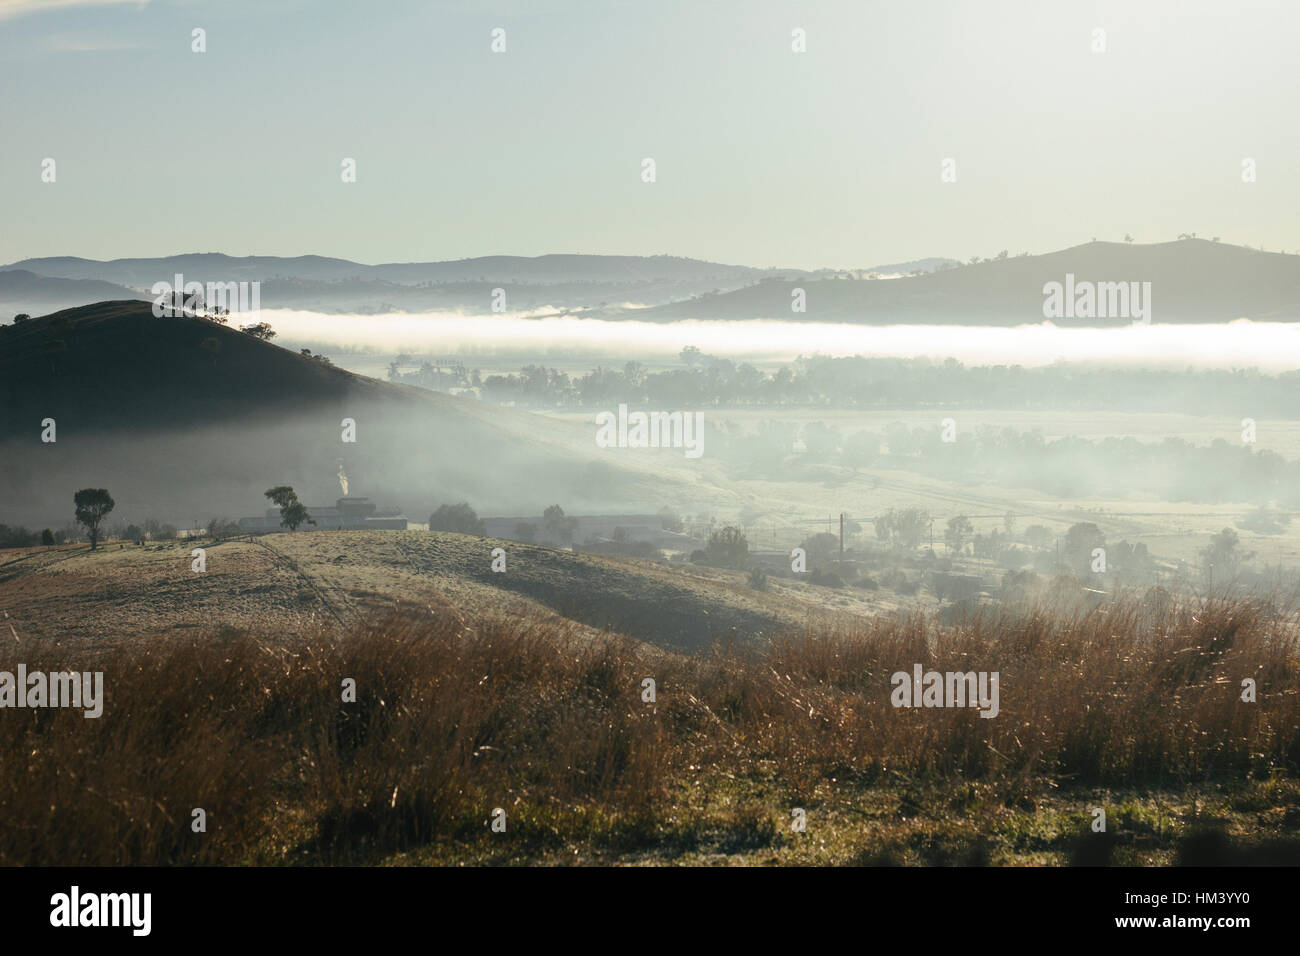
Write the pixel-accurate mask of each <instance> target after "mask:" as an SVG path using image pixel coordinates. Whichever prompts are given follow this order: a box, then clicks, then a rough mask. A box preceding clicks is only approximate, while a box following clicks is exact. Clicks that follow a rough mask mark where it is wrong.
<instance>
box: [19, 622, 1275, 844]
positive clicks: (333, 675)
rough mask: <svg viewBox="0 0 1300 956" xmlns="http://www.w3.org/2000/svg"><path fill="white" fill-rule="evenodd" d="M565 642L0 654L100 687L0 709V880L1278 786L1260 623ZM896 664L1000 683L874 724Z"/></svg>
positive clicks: (271, 644)
mask: <svg viewBox="0 0 1300 956" xmlns="http://www.w3.org/2000/svg"><path fill="white" fill-rule="evenodd" d="M585 633H586V632H582V631H579V630H577V629H575V628H572V627H570V626H569V625H566V624H564V623H563V622H560V621H558V620H556V619H546V620H543V619H538V620H533V621H521V620H507V619H492V620H483V621H480V622H478V623H477V624H475V625H473V626H466V625H465V624H464V623H463V622H462V620H461V619H460V618H459V617H457V616H456V615H454V614H451V613H441V612H438V613H423V612H421V613H419V614H415V613H411V612H403V613H398V614H393V615H390V616H387V617H383V618H376V619H373V620H370V621H367V622H365V623H363V624H362V625H360V626H357V627H354V628H352V629H350V630H347V631H345V632H341V633H330V632H325V631H321V632H317V633H312V634H307V635H304V636H302V637H301V638H295V639H293V640H282V639H278V638H275V637H272V636H268V635H260V634H255V633H241V632H232V631H228V630H226V631H216V632H213V633H210V634H206V635H201V636H197V637H188V638H175V637H165V638H164V637H158V638H155V639H152V640H150V641H146V642H142V643H139V644H133V645H129V646H122V647H114V648H104V649H101V650H94V649H92V648H81V647H77V648H70V647H68V646H67V645H58V644H48V643H47V644H41V643H33V642H31V641H27V640H24V641H22V642H14V641H9V642H6V643H5V644H3V645H0V670H8V671H14V670H15V669H16V666H17V664H18V663H19V662H22V663H25V664H26V665H27V667H28V670H29V671H32V670H37V669H40V670H102V671H104V674H105V678H104V679H105V688H106V691H105V696H106V703H105V707H104V714H103V716H102V717H101V718H99V719H86V718H84V717H83V716H82V714H81V712H80V711H72V710H30V709H24V710H7V709H6V710H0V863H4V864H9V865H13V864H45V865H53V864H91V865H98V864H173V863H221V864H232V863H233V864H237V863H276V862H369V861H376V860H379V859H384V858H386V857H389V856H391V855H392V854H394V853H397V852H400V851H403V850H408V849H412V848H417V847H428V846H452V847H472V846H474V845H476V843H477V842H482V841H484V840H485V839H488V837H487V836H486V835H487V833H488V828H487V823H488V821H489V818H490V815H491V814H492V811H493V810H494V809H495V808H501V809H503V810H505V812H506V817H507V821H508V824H507V825H508V827H509V829H510V832H511V833H512V834H513V835H514V837H515V838H516V840H517V841H522V842H517V843H515V844H514V845H517V846H539V847H546V846H550V845H561V844H563V843H564V841H565V840H570V839H589V840H598V841H602V842H603V843H605V844H606V845H610V846H618V845H623V844H628V843H633V844H638V845H653V844H654V843H655V841H656V840H660V839H666V837H665V836H664V834H665V832H666V829H665V826H664V823H665V821H666V820H669V819H671V818H680V815H681V814H682V813H683V812H685V811H684V810H683V808H682V806H681V805H680V800H679V797H680V793H681V787H682V783H683V781H684V780H686V779H688V778H689V777H690V776H691V774H693V773H698V772H700V771H701V769H707V770H708V771H709V772H711V773H718V774H729V775H733V776H742V775H756V776H758V777H762V778H764V779H768V780H771V781H772V782H773V783H774V784H776V785H778V786H781V787H784V788H787V789H788V790H790V791H791V792H797V791H799V790H801V789H803V788H810V787H812V786H815V785H817V784H819V783H824V782H825V781H828V780H832V779H834V780H840V781H855V782H857V783H859V784H862V785H874V784H875V783H877V782H879V783H880V785H882V786H884V785H888V784H889V782H890V781H891V780H893V779H895V778H896V777H897V776H898V775H904V776H906V777H907V778H908V779H910V780H916V779H918V778H920V779H929V780H932V781H938V782H952V783H955V782H958V781H970V780H980V781H986V782H989V783H991V784H993V785H994V786H995V787H996V788H997V789H999V790H1000V791H1001V792H1002V793H1004V794H1005V796H1006V797H1007V798H1008V799H1014V798H1016V797H1017V796H1021V795H1024V794H1029V793H1032V792H1034V791H1035V790H1036V789H1038V788H1041V787H1045V786H1059V785H1062V784H1066V785H1069V784H1089V785H1122V784H1152V785H1160V786H1179V785H1183V784H1188V783H1194V782H1203V781H1213V780H1219V779H1232V778H1241V777H1243V776H1252V775H1254V776H1268V775H1276V774H1279V773H1280V774H1283V775H1289V776H1295V775H1297V772H1298V769H1300V649H1298V648H1297V638H1296V635H1297V628H1296V624H1295V621H1294V620H1293V619H1291V618H1290V617H1287V616H1284V615H1278V614H1276V613H1275V612H1274V611H1273V610H1272V609H1271V608H1270V607H1268V606H1267V605H1264V604H1258V603H1251V602H1247V601H1234V600H1228V599H1215V600H1210V601H1206V602H1203V603H1201V604H1199V605H1198V606H1196V607H1194V608H1184V609H1169V610H1168V612H1167V613H1163V614H1160V615H1156V614H1152V613H1151V612H1150V609H1149V608H1148V607H1146V606H1144V605H1143V604H1142V603H1141V602H1138V601H1123V602H1119V603H1116V604H1112V605H1108V606H1105V607H1101V608H1096V609H1093V610H1090V611H1081V612H1078V613H1074V614H1060V613H1052V612H1049V611H1047V610H1044V609H1027V610H1024V611H1023V612H1020V613H1016V614H1014V615H1011V614H1008V613H1006V612H1005V611H1004V612H1002V613H1000V614H998V615H984V616H979V615H977V616H974V617H972V618H970V619H968V620H966V621H964V622H963V623H961V624H959V625H956V626H950V627H941V626H939V625H938V624H937V622H936V621H935V620H934V619H932V618H927V617H925V616H922V615H919V614H918V615H913V616H910V617H900V618H888V619H886V618H882V619H878V620H875V621H871V622H860V623H858V624H856V625H853V626H845V627H843V628H841V629H838V630H830V631H824V632H816V633H811V632H810V633H804V634H798V635H790V636H787V637H784V638H780V639H776V640H773V641H770V642H764V643H761V644H749V645H746V644H741V643H737V642H732V643H728V644H719V645H717V646H715V647H714V648H713V649H712V650H711V651H710V652H708V653H706V654H702V655H700V656H697V657H677V656H672V655H667V654H661V653H658V652H653V653H651V652H647V650H646V649H645V648H644V647H642V646H641V645H638V644H636V643H635V642H632V641H629V640H625V639H621V638H618V637H613V636H611V637H608V638H605V639H599V640H592V639H590V638H588V637H586V636H584V634H585ZM917 663H919V664H921V665H923V666H924V667H925V668H926V669H927V670H929V669H934V670H939V671H958V670H959V671H970V670H974V671H998V672H999V673H1000V675H1001V700H1000V706H1001V713H1000V715H999V716H998V717H996V718H994V719H983V718H980V717H979V715H978V711H976V710H975V709H912V710H909V709H895V708H894V707H892V706H891V705H890V703H889V691H890V683H889V678H890V675H891V674H892V673H893V672H895V671H906V672H910V671H911V669H912V666H913V664H917ZM645 677H652V678H654V679H655V681H656V685H657V700H656V701H655V702H654V703H648V702H646V701H644V700H643V699H642V685H641V682H642V679H643V678H645ZM1247 677H1249V678H1253V679H1254V680H1255V681H1256V683H1257V686H1258V701H1257V702H1255V703H1245V702H1243V701H1242V700H1241V693H1242V679H1243V678H1247ZM349 678H350V679H351V680H354V681H355V682H356V689H357V690H356V701H355V702H345V701H344V700H343V682H344V680H345V679H349ZM195 808H202V809H203V810H205V811H206V815H207V830H206V832H201V833H196V832H194V830H193V829H192V826H191V823H192V819H193V817H192V811H193V810H194V809H195ZM751 823H753V825H755V826H759V825H762V824H763V821H751Z"/></svg>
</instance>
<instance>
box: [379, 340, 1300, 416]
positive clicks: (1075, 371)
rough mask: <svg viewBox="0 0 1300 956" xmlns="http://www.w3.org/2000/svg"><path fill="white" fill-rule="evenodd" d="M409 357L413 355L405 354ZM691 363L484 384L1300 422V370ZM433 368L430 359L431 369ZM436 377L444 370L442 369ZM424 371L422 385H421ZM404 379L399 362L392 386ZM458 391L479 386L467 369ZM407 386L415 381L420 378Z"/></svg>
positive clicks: (504, 392) (559, 402)
mask: <svg viewBox="0 0 1300 956" xmlns="http://www.w3.org/2000/svg"><path fill="white" fill-rule="evenodd" d="M398 358H399V359H401V358H402V356H399V357H398ZM680 358H681V362H682V367H679V368H673V369H667V370H664V371H661V372H651V371H648V370H647V368H646V367H645V366H644V365H643V364H642V363H640V362H636V361H630V362H626V363H625V364H624V365H623V366H622V368H605V367H599V368H596V369H593V370H592V371H590V372H588V373H587V374H586V375H581V376H571V375H569V374H567V373H565V372H562V371H559V370H558V369H554V368H546V367H544V366H540V365H529V366H525V367H524V368H522V369H521V370H520V371H519V372H518V373H517V374H506V375H489V376H487V377H486V378H483V379H482V380H481V385H482V391H481V394H482V397H483V398H484V399H486V400H487V401H491V402H498V403H506V402H512V403H515V404H518V405H531V406H537V407H546V408H555V407H566V408H608V407H610V406H611V405H616V404H618V403H619V402H627V403H628V404H629V405H632V404H655V405H659V406H664V407H677V408H719V407H722V408H725V407H747V406H750V407H752V406H758V407H781V406H790V407H819V406H822V407H835V408H906V407H913V408H915V407H926V408H930V407H945V406H946V407H956V408H1046V409H1052V408H1066V409H1079V408H1087V409H1117V410H1123V411H1137V412H1141V411H1178V412H1189V413H1194V414H1195V413H1199V414H1223V413H1236V412H1237V411H1238V410H1239V409H1242V408H1249V409H1253V410H1254V411H1255V414H1256V417H1259V416H1271V417H1272V416H1275V417H1300V387H1297V386H1300V371H1292V372H1284V373H1282V374H1279V375H1266V374H1264V373H1262V372H1260V371H1258V370H1240V369H1233V370H1227V369H1203V370H1197V369H1183V370H1173V369H1170V370H1152V369H1142V368H1105V369H1103V368H1091V367H1083V366H1070V365H1052V366H1047V367H1044V368H1032V369H1029V368H1023V367H1021V366H1019V365H992V366H974V367H967V366H965V365H963V364H962V363H961V362H958V361H957V360H956V359H951V358H950V359H947V360H945V361H943V362H935V361H932V360H930V359H928V358H913V359H903V358H866V357H863V356H850V357H843V358H833V357H828V356H813V357H802V358H799V359H798V360H797V361H795V362H794V363H793V364H791V365H787V366H783V367H781V368H779V369H777V370H776V371H775V372H771V373H767V372H763V371H760V370H759V369H758V368H756V367H755V366H753V365H751V364H748V363H744V362H741V363H739V364H738V363H736V362H733V361H732V360H730V359H727V358H721V357H717V356H712V355H707V354H705V353H703V352H701V351H700V350H699V349H697V348H694V347H688V348H686V349H683V350H682V353H681V355H680ZM426 364H427V363H426ZM430 370H432V367H430ZM423 374H424V370H423V367H422V371H421V373H420V374H417V375H415V377H414V384H421V382H420V377H421V375H423ZM393 375H394V371H393V370H392V367H391V366H390V378H392V377H393ZM459 375H460V377H459V378H458V379H457V384H460V385H464V386H470V385H474V384H478V383H479V381H480V379H479V376H478V372H477V371H476V370H475V371H472V372H467V371H465V370H464V369H461V370H460V373H459ZM400 380H401V381H407V382H411V381H413V379H412V376H411V375H410V374H408V375H405V376H402V377H401V378H400Z"/></svg>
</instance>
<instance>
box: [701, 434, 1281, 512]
mask: <svg viewBox="0 0 1300 956" xmlns="http://www.w3.org/2000/svg"><path fill="white" fill-rule="evenodd" d="M958 424H959V426H960V423H958ZM704 440H705V445H706V447H707V448H708V449H709V454H710V456H711V457H716V458H720V459H722V460H724V461H725V462H727V463H728V465H730V466H731V468H732V470H733V474H735V475H736V476H738V477H743V476H744V475H746V474H750V473H770V472H771V471H772V470H777V469H780V468H783V467H786V466H788V465H789V464H791V461H792V459H793V460H794V461H795V462H804V463H808V464H829V465H838V466H841V467H845V468H850V469H853V470H854V471H857V470H858V469H860V468H865V467H870V466H873V465H879V466H882V467H888V468H893V469H906V470H909V471H917V472H922V473H924V474H927V475H930V476H932V477H936V478H941V479H944V480H947V481H960V482H975V483H980V484H991V485H1001V486H1003V487H1012V488H1034V489H1037V490H1040V491H1045V492H1047V493H1049V494H1052V495H1056V496H1058V497H1062V498H1083V497H1123V496H1126V495H1128V494H1129V493H1131V492H1132V491H1139V492H1147V493H1150V494H1153V495H1156V496H1158V497H1160V498H1161V499H1163V500H1166V501H1195V502H1205V503H1216V502H1240V501H1249V502H1255V503H1257V504H1258V505H1260V507H1261V510H1260V512H1259V513H1258V514H1257V515H1254V516H1252V517H1251V519H1250V520H1251V522H1252V523H1253V524H1255V525H1259V527H1260V528H1269V529H1272V530H1273V533H1277V532H1279V531H1280V530H1281V527H1282V525H1284V523H1285V521H1286V520H1287V519H1286V518H1285V516H1284V515H1282V514H1280V513H1279V512H1277V511H1275V510H1274V511H1270V510H1268V508H1267V506H1268V505H1269V504H1270V503H1274V504H1276V505H1279V506H1281V507H1286V508H1295V507H1300V461H1292V460H1288V459H1285V458H1283V457H1282V456H1281V455H1279V454H1277V453H1276V452H1273V451H1268V450H1256V449H1255V447H1254V446H1253V445H1249V444H1244V443H1241V442H1236V441H1227V440H1225V439H1221V438H1220V439H1215V440H1214V441H1213V442H1211V443H1210V444H1208V445H1196V444H1194V443H1192V442H1189V441H1186V440H1185V439H1181V438H1165V439H1162V440H1161V441H1158V442H1143V441H1139V440H1138V439H1136V438H1132V437H1128V438H1104V439H1099V440H1095V441H1094V440H1089V439H1084V438H1076V437H1070V438H1061V439H1057V440H1055V441H1048V440H1047V439H1046V438H1045V437H1044V436H1043V435H1042V433H1041V432H1037V431H1033V432H1020V431H1016V430H1015V429H1012V428H1003V429H996V428H991V427H986V426H981V427H979V428H976V429H971V430H966V429H962V428H960V427H958V429H957V432H956V440H955V441H954V442H951V443H945V442H944V441H943V431H942V428H941V427H939V425H938V424H937V423H936V424H935V425H926V426H910V427H909V426H907V425H905V424H902V423H895V424H893V425H890V426H889V427H887V428H884V429H881V430H878V431H870V430H865V429H863V430H858V431H854V432H851V433H848V434H844V433H842V432H841V431H840V430H839V429H837V428H835V427H834V426H831V425H826V424H824V423H821V422H812V423H809V424H807V425H805V426H804V427H803V428H802V429H800V428H798V427H797V426H796V425H794V424H793V423H789V422H778V421H769V422H760V423H758V425H757V426H756V427H755V428H753V429H746V428H744V427H742V426H741V425H739V424H737V423H731V422H711V421H709V420H708V419H706V420H705V439H704ZM1251 530H1255V528H1254V527H1252V528H1251Z"/></svg>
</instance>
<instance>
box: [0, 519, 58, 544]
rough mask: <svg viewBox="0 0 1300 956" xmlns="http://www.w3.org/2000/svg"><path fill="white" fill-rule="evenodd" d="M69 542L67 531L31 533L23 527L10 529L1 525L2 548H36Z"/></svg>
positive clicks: (0, 540) (47, 530) (0, 542)
mask: <svg viewBox="0 0 1300 956" xmlns="http://www.w3.org/2000/svg"><path fill="white" fill-rule="evenodd" d="M67 540H68V533H67V531H65V530H60V531H51V530H50V529H49V528H46V529H44V530H43V531H29V530H28V529H26V528H24V527H23V526H22V525H16V526H14V527H10V526H9V525H7V524H0V548H34V547H36V546H37V545H41V544H43V545H52V544H63V543H65V542H66V541H67Z"/></svg>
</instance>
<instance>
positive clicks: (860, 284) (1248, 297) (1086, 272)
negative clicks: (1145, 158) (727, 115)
mask: <svg viewBox="0 0 1300 956" xmlns="http://www.w3.org/2000/svg"><path fill="white" fill-rule="evenodd" d="M1067 273H1073V274H1074V276H1075V279H1076V281H1085V280H1086V281H1092V282H1150V283H1151V298H1152V304H1153V309H1152V317H1151V321H1153V322H1160V323H1178V322H1225V321H1230V320H1232V319H1236V318H1243V317H1244V318H1251V319H1255V320H1258V321H1295V320H1298V319H1300V255H1284V254H1281V253H1276V252H1259V251H1256V250H1254V249H1247V248H1244V247H1242V246H1230V245H1224V244H1221V243H1215V242H1209V241H1206V240H1202V239H1185V240H1180V241H1178V242H1166V243H1158V244H1153V245H1141V246H1139V245H1126V244H1124V243H1115V242H1092V243H1088V244H1086V245H1082V246H1075V247H1073V248H1071V249H1063V250H1061V251H1059V252H1053V253H1049V254H1046V255H1039V256H1022V257H1013V258H1007V259H1001V260H992V261H985V262H980V263H978V264H975V265H966V266H962V267H960V268H957V269H946V270H941V271H939V272H934V273H929V274H926V275H922V276H908V277H903V278H898V279H888V280H843V279H824V280H818V281H808V280H806V279H799V278H795V279H788V280H784V281H778V280H769V281H765V282H762V283H759V284H757V285H754V286H749V287H747V288H744V289H739V290H736V291H734V292H727V293H724V294H721V295H716V296H706V297H704V298H702V299H698V300H695V301H692V302H679V303H674V304H672V305H665V306H659V307H656V308H653V309H640V310H637V311H636V312H635V313H629V314H628V317H634V318H636V319H638V320H643V321H668V320H673V319H685V318H698V319H746V318H779V319H788V320H794V321H808V322H861V323H866V324H879V325H884V324H893V323H929V322H935V323H958V324H967V325H1020V324H1025V323H1038V322H1042V321H1044V316H1043V300H1044V294H1043V286H1044V284H1045V283H1047V282H1053V281H1055V282H1062V283H1063V282H1064V281H1065V276H1066V274H1067ZM795 288H802V289H804V290H805V292H806V293H807V311H806V312H803V313H792V312H791V305H790V303H791V292H792V290H794V289H795ZM1054 321H1055V323H1056V324H1057V325H1097V326H1104V325H1126V324H1128V321H1129V320H1127V319H1118V320H1116V319H1111V320H1103V319H1093V320H1088V319H1068V318H1062V319H1056V320H1054Z"/></svg>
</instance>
